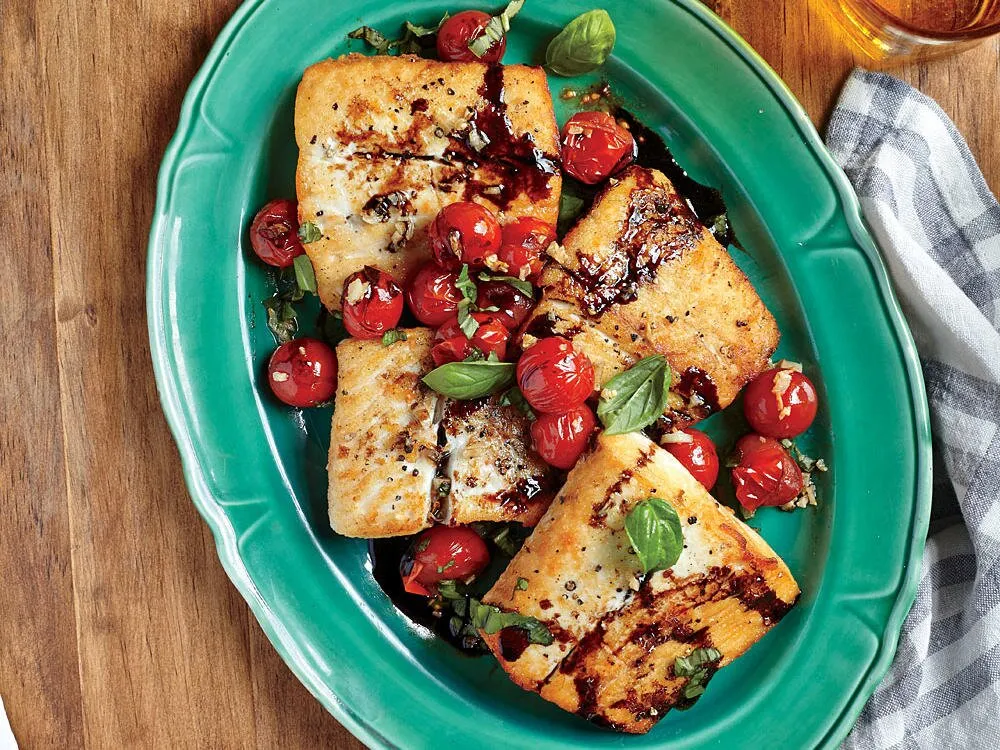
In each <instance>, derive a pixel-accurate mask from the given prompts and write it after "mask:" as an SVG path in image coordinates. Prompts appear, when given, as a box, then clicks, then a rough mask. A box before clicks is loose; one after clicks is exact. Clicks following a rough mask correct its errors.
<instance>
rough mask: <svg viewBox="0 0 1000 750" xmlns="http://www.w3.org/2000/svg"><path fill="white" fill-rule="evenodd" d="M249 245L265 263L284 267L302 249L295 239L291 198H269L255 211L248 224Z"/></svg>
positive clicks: (295, 220)
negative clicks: (268, 201)
mask: <svg viewBox="0 0 1000 750" xmlns="http://www.w3.org/2000/svg"><path fill="white" fill-rule="evenodd" d="M250 246H251V247H253V251H254V252H255V253H257V257H258V258H260V259H261V260H262V261H264V262H265V263H267V264H268V265H269V266H277V267H278V268H287V267H288V266H290V265H292V263H293V262H294V261H295V258H296V257H297V256H299V255H302V253H304V252H305V251H306V249H305V248H304V247H302V242H301V241H300V240H299V216H298V208H296V205H295V201H290V200H288V199H286V198H279V199H277V200H273V201H271V202H270V203H267V204H265V206H264V207H263V208H262V209H261V210H260V211H258V212H257V215H256V216H254V217H253V223H252V224H251V225H250Z"/></svg>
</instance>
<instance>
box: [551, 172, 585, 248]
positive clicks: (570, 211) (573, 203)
mask: <svg viewBox="0 0 1000 750" xmlns="http://www.w3.org/2000/svg"><path fill="white" fill-rule="evenodd" d="M568 188H569V186H568V185H564V187H563V192H562V195H561V196H560V197H559V218H558V220H557V221H556V231H558V232H559V236H560V237H562V236H563V235H565V234H566V232H568V231H569V229H570V227H572V226H573V224H575V223H576V220H577V217H579V216H580V214H581V213H582V212H583V207H584V206H585V205H586V203H587V202H586V201H585V200H584V199H583V198H581V197H580V196H578V195H573V194H572V193H570V192H567V190H568Z"/></svg>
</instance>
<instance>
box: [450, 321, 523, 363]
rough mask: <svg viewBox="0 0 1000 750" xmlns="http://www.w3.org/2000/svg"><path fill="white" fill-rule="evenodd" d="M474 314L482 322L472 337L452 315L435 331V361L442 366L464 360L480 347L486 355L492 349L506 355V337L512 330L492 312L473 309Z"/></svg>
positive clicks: (491, 351)
mask: <svg viewBox="0 0 1000 750" xmlns="http://www.w3.org/2000/svg"><path fill="white" fill-rule="evenodd" d="M472 318H473V319H474V320H475V321H476V322H477V323H479V327H478V328H477V329H476V332H475V333H474V334H472V338H471V339H470V338H469V337H468V336H466V335H465V332H464V331H462V329H461V328H460V327H459V325H458V316H456V317H454V318H452V319H451V320H449V321H448V322H447V323H445V324H444V325H443V326H441V327H440V328H438V329H437V331H436V332H435V333H434V348H433V349H431V357H433V358H434V364H435V365H436V366H438V367H440V366H441V365H443V364H446V363H448V362H461V361H462V360H463V359H465V358H466V357H468V356H469V355H470V354H472V352H473V350H474V349H478V350H479V351H480V352H482V353H483V354H484V355H486V356H489V355H490V354H491V353H493V354H496V355H497V357H499V358H500V359H503V358H504V357H506V356H507V340H508V339H509V338H510V331H508V330H507V328H506V327H505V326H504V325H503V323H502V322H500V320H499V319H498V318H497V317H496V316H494V315H493V314H492V313H472Z"/></svg>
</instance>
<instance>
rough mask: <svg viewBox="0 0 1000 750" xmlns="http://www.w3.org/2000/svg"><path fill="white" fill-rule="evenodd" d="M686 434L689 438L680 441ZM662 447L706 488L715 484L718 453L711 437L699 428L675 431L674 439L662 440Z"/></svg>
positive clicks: (717, 473)
mask: <svg viewBox="0 0 1000 750" xmlns="http://www.w3.org/2000/svg"><path fill="white" fill-rule="evenodd" d="M683 436H687V437H689V438H690V440H687V441H684V442H682V441H681V440H680V439H676V438H682V437H683ZM663 447H664V448H665V449H666V450H667V452H668V453H670V454H671V455H672V456H673V457H674V458H676V459H677V460H678V461H680V462H681V464H683V466H684V468H685V469H687V470H688V471H689V472H691V476H693V477H694V478H695V479H697V480H698V481H699V482H701V483H702V484H703V485H704V486H705V489H706V490H710V489H712V488H713V487H714V486H715V480H716V479H718V478H719V454H718V452H717V451H716V450H715V443H713V442H712V438H710V437H709V436H708V435H706V434H705V433H704V432H702V431H701V430H695V429H687V430H683V431H681V432H679V433H676V436H675V439H671V440H664V441H663Z"/></svg>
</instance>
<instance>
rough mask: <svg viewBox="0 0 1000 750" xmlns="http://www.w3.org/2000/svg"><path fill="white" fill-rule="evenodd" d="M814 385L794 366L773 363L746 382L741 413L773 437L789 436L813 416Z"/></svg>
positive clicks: (806, 423)
mask: <svg viewBox="0 0 1000 750" xmlns="http://www.w3.org/2000/svg"><path fill="white" fill-rule="evenodd" d="M817 402H818V400H817V398H816V389H815V388H814V387H813V384H812V381H811V380H809V378H807V377H806V376H805V375H803V374H802V373H801V372H798V371H796V370H789V369H781V368H777V367H775V368H774V369H771V370H768V371H767V372H764V373H762V374H760V375H758V376H757V377H756V378H754V379H753V380H752V381H751V382H750V385H748V386H747V390H746V394H744V396H743V413H744V414H746V417H747V421H748V422H749V423H750V426H751V427H753V429H754V430H756V431H757V432H759V433H760V434H761V435H767V436H768V437H774V438H791V437H795V436H796V435H801V434H802V433H803V432H805V431H806V430H808V429H809V425H811V424H812V422H813V419H815V418H816V406H817Z"/></svg>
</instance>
